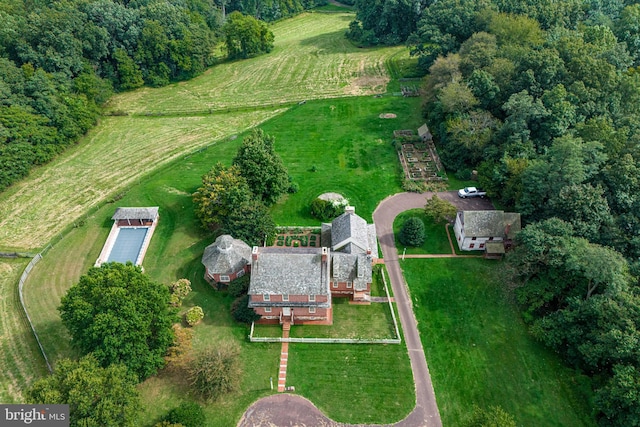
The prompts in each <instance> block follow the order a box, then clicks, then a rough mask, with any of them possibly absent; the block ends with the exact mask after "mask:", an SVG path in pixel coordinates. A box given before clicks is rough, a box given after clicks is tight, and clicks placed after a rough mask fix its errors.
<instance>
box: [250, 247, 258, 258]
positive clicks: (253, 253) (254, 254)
mask: <svg viewBox="0 0 640 427" xmlns="http://www.w3.org/2000/svg"><path fill="white" fill-rule="evenodd" d="M251 260H252V261H257V260H258V247H257V246H254V247H253V249H252V250H251Z"/></svg>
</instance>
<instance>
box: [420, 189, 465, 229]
mask: <svg viewBox="0 0 640 427" xmlns="http://www.w3.org/2000/svg"><path fill="white" fill-rule="evenodd" d="M457 212H458V210H457V208H456V207H455V206H454V205H453V204H452V203H451V202H449V201H447V200H443V199H441V198H440V197H438V195H437V194H434V195H433V196H431V198H430V199H427V203H426V204H425V205H424V213H425V215H426V216H427V217H429V218H431V219H432V220H433V222H435V223H436V224H444V223H446V222H451V221H453V220H454V219H455V218H456V213H457Z"/></svg>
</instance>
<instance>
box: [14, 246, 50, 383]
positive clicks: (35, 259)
mask: <svg viewBox="0 0 640 427" xmlns="http://www.w3.org/2000/svg"><path fill="white" fill-rule="evenodd" d="M49 247H50V245H47V248H45V249H46V250H48V248H49ZM43 252H44V251H43ZM41 259H42V255H41V253H39V254H36V256H34V257H33V258H32V259H31V261H29V264H27V266H26V267H25V269H24V271H23V272H22V276H20V282H18V294H19V296H20V305H22V311H24V314H25V315H26V316H27V321H28V322H29V326H30V327H31V332H33V336H34V337H36V342H37V343H38V347H40V352H41V353H42V357H44V361H45V363H46V364H47V369H49V373H51V372H53V369H52V368H51V364H50V363H49V358H48V357H47V354H46V353H45V352H44V348H43V347H42V343H41V342H40V338H39V337H38V333H37V332H36V328H34V327H33V322H31V317H29V313H28V312H27V307H26V306H25V305H24V296H23V294H22V288H23V287H24V282H25V281H26V280H27V277H29V273H31V270H32V269H33V267H34V266H35V265H36V264H37V263H38V262H39V261H40V260H41Z"/></svg>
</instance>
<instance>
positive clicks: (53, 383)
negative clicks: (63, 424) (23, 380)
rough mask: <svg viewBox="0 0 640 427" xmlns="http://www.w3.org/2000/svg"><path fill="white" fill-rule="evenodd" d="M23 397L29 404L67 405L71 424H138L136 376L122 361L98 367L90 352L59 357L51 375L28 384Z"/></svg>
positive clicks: (127, 426)
mask: <svg viewBox="0 0 640 427" xmlns="http://www.w3.org/2000/svg"><path fill="white" fill-rule="evenodd" d="M26 397H27V400H28V401H29V402H31V403H39V404H68V405H69V412H70V414H69V415H70V420H69V422H70V425H71V426H72V427H83V426H113V427H116V426H118V427H135V426H138V425H139V423H138V416H137V411H138V408H139V396H138V390H137V389H136V376H135V375H134V374H133V373H132V372H130V371H129V370H127V367H126V366H124V365H121V364H112V365H109V366H107V367H105V368H103V367H100V366H99V364H98V361H97V360H96V359H95V357H93V356H92V355H87V356H85V357H83V358H81V359H80V360H78V361H73V360H69V359H62V360H59V361H58V362H56V368H55V370H54V371H53V373H52V374H51V375H49V376H48V377H45V378H42V379H39V380H38V381H36V382H35V383H33V385H31V387H29V389H28V390H27V392H26Z"/></svg>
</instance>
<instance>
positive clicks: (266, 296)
mask: <svg viewBox="0 0 640 427" xmlns="http://www.w3.org/2000/svg"><path fill="white" fill-rule="evenodd" d="M262 300H263V301H271V295H269V294H263V295H262Z"/></svg>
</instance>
